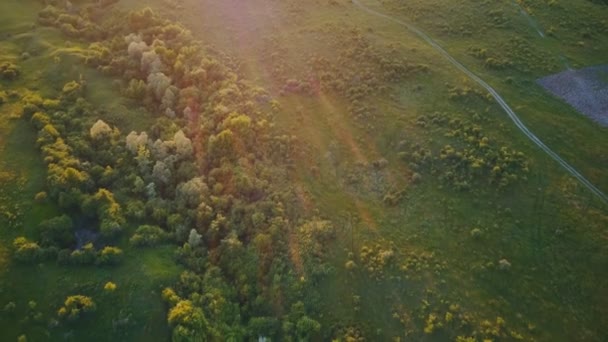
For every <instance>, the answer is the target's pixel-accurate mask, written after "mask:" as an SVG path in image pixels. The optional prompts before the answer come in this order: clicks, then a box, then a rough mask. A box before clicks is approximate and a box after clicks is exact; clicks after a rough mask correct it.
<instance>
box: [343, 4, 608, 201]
mask: <svg viewBox="0 0 608 342" xmlns="http://www.w3.org/2000/svg"><path fill="white" fill-rule="evenodd" d="M352 2H353V4H355V6H357V7H358V8H359V9H361V10H362V11H364V12H367V13H369V14H371V15H374V16H377V17H380V18H384V19H387V20H389V21H392V22H394V23H397V24H399V25H401V26H405V27H406V28H407V29H408V30H409V31H411V32H413V33H415V34H416V35H417V36H418V37H420V38H421V39H422V40H424V41H425V42H427V43H428V44H429V45H431V46H432V47H433V48H434V49H435V50H436V51H437V52H439V53H440V54H441V55H442V56H443V57H444V58H445V59H447V60H448V61H449V62H450V63H452V65H454V66H455V67H456V68H458V69H459V70H460V71H462V72H463V73H464V74H466V75H467V76H468V77H469V78H471V79H472V80H473V81H475V82H476V83H477V84H479V85H480V86H482V87H483V88H485V89H486V90H487V91H488V92H489V93H490V95H492V97H493V98H494V100H496V102H497V103H498V105H499V106H500V107H501V108H502V109H503V110H504V112H505V113H507V115H508V116H509V118H510V119H511V120H512V121H513V123H514V124H515V126H517V128H518V129H519V130H520V131H521V132H522V133H523V134H524V135H525V136H526V137H528V139H530V140H531V141H532V142H533V143H534V144H536V145H537V146H538V147H539V148H540V149H541V150H543V151H544V152H545V153H546V154H547V155H549V156H550V157H551V158H552V159H553V160H555V161H556V162H557V163H558V164H560V165H561V166H562V167H563V168H564V169H565V170H566V171H567V172H568V173H569V174H571V175H572V176H573V177H574V178H576V179H577V180H578V181H579V182H580V183H581V184H583V185H584V186H585V187H586V188H587V189H589V190H590V191H591V192H593V193H594V194H595V195H596V196H597V197H599V198H600V199H601V200H602V201H603V202H604V203H608V196H606V194H604V193H603V192H602V191H601V190H600V189H598V188H597V187H596V186H595V185H593V184H592V183H591V182H590V181H588V180H587V178H585V177H584V176H583V175H582V174H581V173H580V172H578V171H577V170H576V169H575V168H574V167H572V166H570V164H568V163H567V162H566V161H565V160H564V159H562V158H561V157H560V156H559V155H558V154H557V153H555V152H553V150H551V149H550V148H549V147H548V146H547V145H545V143H543V142H542V141H541V140H540V139H539V138H538V137H537V136H536V135H534V133H532V131H530V129H528V127H526V125H524V123H523V122H522V121H521V119H520V118H519V117H518V116H517V114H515V112H514V111H513V110H512V109H511V107H509V105H508V104H507V102H506V101H505V100H504V99H503V98H502V97H501V96H500V95H499V94H498V92H497V91H496V90H494V88H492V87H491V86H490V85H489V84H488V83H486V82H485V81H484V80H482V79H481V78H479V76H477V75H476V74H475V73H473V72H472V71H471V70H469V69H468V68H467V67H465V66H464V65H463V64H462V63H460V62H459V61H457V60H456V59H455V58H454V57H452V55H450V54H449V53H448V52H447V51H446V50H445V49H443V48H442V47H441V46H440V45H439V44H437V43H436V42H435V41H434V40H433V39H432V38H431V37H430V36H428V35H427V34H426V33H424V32H423V31H421V30H420V29H418V28H417V27H416V26H414V25H412V24H409V23H407V22H405V21H402V20H399V19H396V18H393V17H391V16H389V15H386V14H383V13H380V12H378V11H375V10H373V9H371V8H369V7H367V6H365V5H363V4H362V3H361V2H360V1H359V0H352Z"/></svg>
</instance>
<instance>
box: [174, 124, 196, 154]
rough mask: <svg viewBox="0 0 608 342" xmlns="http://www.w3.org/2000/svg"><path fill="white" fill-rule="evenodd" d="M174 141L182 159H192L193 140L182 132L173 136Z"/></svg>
mask: <svg viewBox="0 0 608 342" xmlns="http://www.w3.org/2000/svg"><path fill="white" fill-rule="evenodd" d="M173 141H175V148H176V151H177V154H178V155H179V156H180V158H181V159H188V158H190V157H192V151H193V150H192V140H190V139H189V138H188V137H186V135H185V134H184V132H182V130H179V131H177V132H176V133H175V135H174V136H173Z"/></svg>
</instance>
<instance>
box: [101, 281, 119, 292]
mask: <svg viewBox="0 0 608 342" xmlns="http://www.w3.org/2000/svg"><path fill="white" fill-rule="evenodd" d="M116 288H117V286H116V284H114V283H113V282H111V281H109V282H107V283H106V284H105V285H104V286H103V289H104V291H106V292H114V291H116Z"/></svg>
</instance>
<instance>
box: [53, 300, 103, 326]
mask: <svg viewBox="0 0 608 342" xmlns="http://www.w3.org/2000/svg"><path fill="white" fill-rule="evenodd" d="M95 310H97V305H96V304H95V302H93V299H91V297H87V296H83V295H75V296H69V297H68V298H67V299H66V300H65V302H64V304H63V306H62V307H61V308H59V310H58V311H57V314H58V315H59V317H60V318H65V319H67V320H69V321H75V320H77V319H78V318H80V317H82V316H83V315H86V314H89V313H92V312H95Z"/></svg>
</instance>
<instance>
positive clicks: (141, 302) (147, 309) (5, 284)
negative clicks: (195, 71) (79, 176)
mask: <svg viewBox="0 0 608 342" xmlns="http://www.w3.org/2000/svg"><path fill="white" fill-rule="evenodd" d="M40 9H41V8H40V7H39V5H38V4H37V3H36V2H33V1H32V2H22V1H3V2H2V3H1V4H0V32H2V33H3V34H6V38H5V39H4V40H2V41H0V50H1V51H3V54H2V56H0V58H1V59H3V60H13V61H16V62H17V63H18V64H19V66H20V68H21V71H22V77H20V79H18V80H16V81H14V82H12V83H4V84H2V85H3V87H4V88H5V89H17V90H18V92H20V93H21V94H23V93H24V92H26V91H38V92H40V93H41V94H42V95H43V96H51V97H52V96H55V95H57V94H58V91H60V90H61V87H62V86H63V84H64V83H66V82H68V81H70V80H74V79H78V78H79V77H80V75H83V77H85V79H87V81H88V93H89V94H91V96H89V97H88V99H89V101H91V102H92V103H93V104H94V105H96V106H97V108H98V109H102V110H103V112H104V113H107V114H106V115H105V116H104V119H106V120H108V121H110V122H114V123H116V124H118V125H119V127H121V129H123V130H126V131H127V130H131V129H139V130H141V129H143V128H144V127H148V126H149V123H148V122H149V121H148V120H147V119H146V114H145V113H142V112H140V111H139V110H138V109H137V108H132V105H131V104H130V103H129V102H128V101H126V100H123V99H122V98H121V97H120V94H118V93H117V92H116V88H115V87H113V86H112V82H111V80H109V79H107V78H104V77H101V76H99V74H97V73H96V72H95V71H94V70H89V69H86V68H85V67H83V66H82V65H81V64H80V63H79V62H77V61H78V58H76V57H75V56H73V54H75V53H76V54H77V53H79V47H78V46H75V45H73V44H70V43H69V42H65V40H64V38H63V37H62V35H61V34H60V33H59V32H57V31H55V30H51V29H44V28H37V27H35V26H34V25H35V20H36V15H37V12H38V11H39V10H40ZM24 51H27V52H28V53H29V54H30V56H31V57H30V58H28V59H27V60H24V61H19V56H20V55H21V53H22V52H24ZM26 89H27V90H26ZM19 111H20V108H19V107H18V105H15V104H13V103H9V104H5V105H3V106H0V128H1V129H0V131H1V132H2V133H1V135H0V160H1V161H0V166H1V168H0V173H1V174H2V179H1V181H2V182H1V183H0V193H1V194H2V195H1V196H0V208H2V212H3V213H5V215H2V216H1V217H0V224H1V225H2V229H1V230H0V305H2V306H4V305H5V304H7V303H8V302H9V301H13V302H15V304H16V310H15V312H14V313H13V314H5V313H2V319H0V331H2V333H1V339H2V340H7V341H10V340H16V339H17V336H19V335H21V334H26V335H27V337H28V339H30V340H34V341H42V340H64V339H65V338H67V337H69V336H72V338H73V339H74V340H85V339H86V340H90V341H105V340H112V339H118V340H133V341H135V340H141V341H147V340H150V339H151V338H159V337H162V336H165V337H166V338H168V329H167V325H166V318H165V308H164V304H163V303H162V301H161V299H160V290H161V289H162V288H163V286H168V285H170V284H172V283H173V282H174V281H175V279H176V276H177V275H178V274H179V271H180V270H179V268H178V267H177V266H176V265H175V263H174V262H173V258H172V256H173V247H171V246H166V247H161V248H158V249H154V250H145V251H141V250H132V249H130V248H129V246H128V244H127V243H126V241H125V242H123V243H122V244H121V245H120V246H119V247H121V248H123V250H125V256H126V258H125V259H126V261H125V263H124V264H123V265H121V266H119V267H116V268H91V267H86V268H78V267H63V266H57V265H54V263H52V262H51V263H48V264H39V265H34V266H24V265H19V264H16V263H13V262H12V261H11V260H10V249H11V248H12V246H11V244H12V240H13V239H14V238H15V237H16V236H21V235H25V236H28V237H31V238H36V237H37V229H36V227H37V225H38V223H39V222H40V221H41V220H43V219H45V218H49V217H52V216H54V215H56V213H57V209H56V208H54V206H52V205H51V204H34V203H33V201H32V199H33V197H34V195H35V194H36V193H37V192H39V191H43V190H44V189H45V178H46V169H45V166H44V164H43V163H42V160H41V157H40V154H39V152H38V150H37V149H36V147H35V140H36V132H35V130H34V129H33V127H31V126H30V124H29V123H28V122H26V121H23V120H19V119H18V115H17V116H15V114H16V113H19ZM121 116H123V117H122V118H121ZM125 117H126V118H129V120H125V119H124V118H125ZM6 214H8V215H15V219H12V220H10V221H9V220H8V219H7V217H6ZM107 281H112V282H114V283H116V284H117V285H118V289H117V290H116V291H115V292H114V293H111V294H108V293H104V291H103V286H104V284H105V283H106V282H107ZM72 294H84V295H89V296H92V297H93V299H94V300H95V301H96V302H97V304H98V312H97V314H96V315H95V316H94V317H92V318H91V319H87V320H85V321H83V322H82V323H78V325H77V326H70V325H68V326H64V327H61V328H49V327H47V323H48V321H49V319H52V318H56V311H57V309H58V308H59V307H60V306H61V305H62V302H63V300H64V299H65V297H66V296H68V295H72ZM31 300H33V301H35V302H36V303H37V306H36V308H35V310H30V309H28V302H29V301H31ZM30 311H34V312H40V313H42V320H41V321H40V322H38V323H36V322H31V321H29V322H28V321H27V319H26V317H27V315H28V312H30ZM126 317H130V318H129V324H128V325H127V327H126V328H123V329H117V330H114V329H113V327H112V321H113V320H116V319H124V318H126ZM77 327H78V329H76V328H77Z"/></svg>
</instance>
